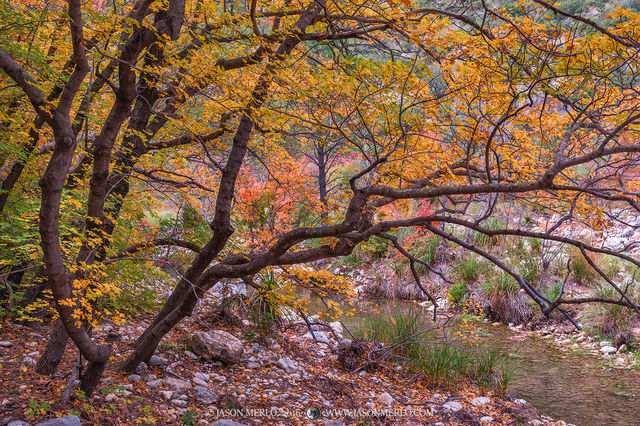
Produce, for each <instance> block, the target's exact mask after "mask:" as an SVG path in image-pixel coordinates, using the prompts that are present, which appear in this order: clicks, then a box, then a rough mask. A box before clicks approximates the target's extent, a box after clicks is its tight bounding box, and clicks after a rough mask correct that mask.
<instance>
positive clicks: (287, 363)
mask: <svg viewBox="0 0 640 426" xmlns="http://www.w3.org/2000/svg"><path fill="white" fill-rule="evenodd" d="M276 367H278V368H281V369H283V370H284V371H286V372H287V373H295V372H296V371H298V366H297V365H296V364H295V363H294V362H293V361H292V360H291V358H280V359H279V360H278V361H277V362H276Z"/></svg>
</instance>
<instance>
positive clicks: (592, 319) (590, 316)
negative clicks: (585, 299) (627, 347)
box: [583, 284, 638, 339]
mask: <svg viewBox="0 0 640 426" xmlns="http://www.w3.org/2000/svg"><path fill="white" fill-rule="evenodd" d="M633 290H635V291H629V292H628V293H627V295H628V296H629V297H630V298H631V299H632V300H634V301H636V302H637V300H638V294H637V293H638V291H637V289H633ZM594 296H595V297H600V298H606V299H614V300H618V299H620V293H618V292H617V291H616V290H615V289H614V288H612V287H611V286H610V285H608V284H602V285H600V286H598V287H597V288H596V290H595V291H594ZM583 315H584V317H583V318H584V319H583V321H584V322H585V324H586V325H587V327H588V328H589V329H590V330H591V332H592V333H594V334H599V335H601V336H603V337H606V338H611V339H612V338H615V337H616V336H617V335H618V333H620V332H621V331H623V330H626V329H627V328H628V327H629V326H630V325H631V324H632V323H633V321H634V314H633V312H632V311H631V310H629V308H627V307H625V306H620V305H613V304H608V303H597V304H595V305H594V306H590V307H589V308H588V309H586V310H585V311H584V313H583Z"/></svg>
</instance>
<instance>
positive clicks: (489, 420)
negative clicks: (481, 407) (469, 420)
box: [480, 416, 493, 422]
mask: <svg viewBox="0 0 640 426" xmlns="http://www.w3.org/2000/svg"><path fill="white" fill-rule="evenodd" d="M480 421H481V422H492V421H493V417H491V416H482V417H480Z"/></svg>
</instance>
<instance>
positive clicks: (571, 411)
mask: <svg viewBox="0 0 640 426" xmlns="http://www.w3.org/2000/svg"><path fill="white" fill-rule="evenodd" d="M376 305H377V307H378V309H379V310H381V311H384V310H387V311H390V310H391V309H393V308H395V307H397V306H398V305H401V306H408V305H407V304H406V303H402V302H393V301H378V302H376ZM412 305H413V304H412ZM414 306H416V305H414ZM370 308H371V306H370V305H366V306H364V307H363V306H361V307H359V309H358V311H359V312H358V314H356V315H355V316H347V317H344V318H342V321H343V323H344V324H345V326H347V327H348V328H349V329H351V328H354V329H355V328H358V327H359V326H361V325H362V324H363V322H364V321H365V320H366V318H367V317H368V316H371V315H372V313H371V309H370ZM425 314H427V312H425ZM476 324H477V329H478V334H479V336H480V339H481V341H482V342H483V343H484V344H485V345H487V346H489V347H493V348H497V349H500V350H501V351H502V352H503V353H506V354H508V355H509V365H510V368H511V369H512V370H513V379H514V383H513V385H512V386H511V387H510V388H509V391H508V394H509V395H510V396H512V397H515V398H522V399H525V400H527V401H529V402H530V403H531V404H533V405H534V406H535V407H536V408H537V409H538V410H539V411H540V412H541V413H542V414H545V415H547V416H551V417H553V418H556V419H562V420H565V421H566V422H569V423H574V424H576V425H640V370H637V369H615V368H609V367H607V366H606V363H605V362H604V360H603V359H602V358H600V357H597V356H594V355H591V354H588V353H568V352H566V351H563V350H561V349H559V348H557V347H554V346H552V345H551V344H549V343H548V342H546V341H545V339H542V338H540V337H539V336H537V335H535V334H530V335H526V334H522V333H517V332H514V331H512V330H511V329H510V328H509V327H507V326H505V325H492V324H488V323H484V322H482V321H477V323H476Z"/></svg>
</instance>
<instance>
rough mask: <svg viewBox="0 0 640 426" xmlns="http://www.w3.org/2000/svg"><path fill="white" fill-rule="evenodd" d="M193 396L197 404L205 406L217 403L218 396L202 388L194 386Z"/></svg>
mask: <svg viewBox="0 0 640 426" xmlns="http://www.w3.org/2000/svg"><path fill="white" fill-rule="evenodd" d="M193 394H194V396H195V397H196V399H197V400H198V401H199V402H201V403H203V404H206V405H209V404H213V403H214V402H217V401H218V395H216V394H215V393H214V392H213V391H211V390H209V389H208V388H206V387H204V386H196V387H195V388H193Z"/></svg>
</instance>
